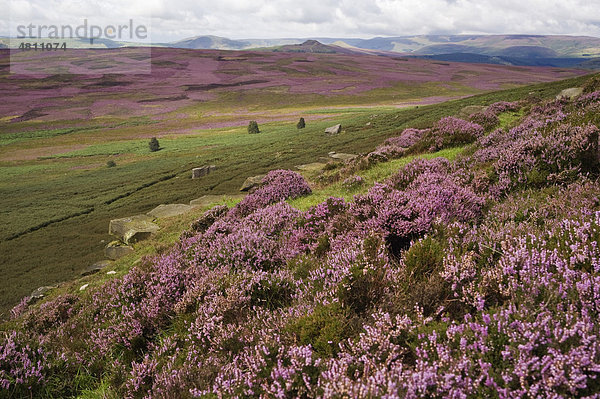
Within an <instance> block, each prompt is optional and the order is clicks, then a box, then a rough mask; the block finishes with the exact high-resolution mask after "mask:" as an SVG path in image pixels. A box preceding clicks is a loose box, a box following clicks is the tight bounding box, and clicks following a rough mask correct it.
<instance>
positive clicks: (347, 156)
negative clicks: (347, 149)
mask: <svg viewBox="0 0 600 399" xmlns="http://www.w3.org/2000/svg"><path fill="white" fill-rule="evenodd" d="M357 157H358V155H354V154H344V153H341V152H334V153H331V152H330V153H329V158H332V159H337V160H338V161H349V160H351V159H356V158H357Z"/></svg>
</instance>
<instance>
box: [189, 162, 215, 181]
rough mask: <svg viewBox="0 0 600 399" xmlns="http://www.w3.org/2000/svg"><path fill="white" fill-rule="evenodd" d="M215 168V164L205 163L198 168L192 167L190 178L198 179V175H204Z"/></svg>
mask: <svg viewBox="0 0 600 399" xmlns="http://www.w3.org/2000/svg"><path fill="white" fill-rule="evenodd" d="M215 169H217V167H216V166H215V165H205V166H202V167H199V168H194V169H192V179H198V178H200V177H203V176H206V175H207V174H209V173H210V172H212V171H214V170H215Z"/></svg>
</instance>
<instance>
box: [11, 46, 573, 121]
mask: <svg viewBox="0 0 600 399" xmlns="http://www.w3.org/2000/svg"><path fill="white" fill-rule="evenodd" d="M12 59H13V63H12V65H11V67H10V68H9V51H8V50H0V67H1V69H0V71H2V74H1V75H0V96H2V97H6V96H8V95H10V97H11V101H4V102H2V103H0V118H2V120H5V121H7V120H8V121H13V122H19V121H28V120H36V121H61V120H64V121H71V124H70V125H69V126H72V123H73V122H72V121H74V120H77V121H78V122H77V123H81V121H85V120H93V119H96V118H102V117H105V116H111V117H118V118H119V117H120V118H125V117H131V116H143V115H148V116H150V117H151V118H154V119H163V118H168V117H178V116H179V117H181V116H182V115H181V114H177V112H176V111H177V110H181V109H183V110H184V111H183V112H184V114H183V115H185V112H188V111H189V109H190V108H189V107H199V109H203V110H204V111H206V112H207V113H208V114H209V115H210V114H211V113H213V114H216V115H218V114H219V113H222V112H226V113H227V112H231V111H232V110H238V109H246V108H248V107H254V106H261V108H260V109H259V110H260V111H261V112H262V113H265V109H270V108H280V107H282V106H288V107H292V108H293V107H298V106H301V105H307V104H309V105H310V104H314V103H316V104H318V101H319V99H320V100H321V105H325V104H327V105H330V106H334V105H337V104H342V105H343V104H346V103H351V104H352V105H361V104H380V103H382V102H383V103H388V104H399V105H402V104H406V103H411V104H427V103H434V102H441V101H444V100H446V99H448V98H455V97H461V96H464V95H468V94H475V93H478V92H481V91H489V90H494V89H501V88H508V87H514V86H516V85H522V84H527V83H537V82H547V81H552V80H557V79H561V78H567V77H572V76H578V75H582V74H583V73H584V72H583V71H581V70H568V69H560V68H549V67H506V66H499V65H484V64H464V63H446V62H436V61H429V60H421V59H408V58H398V57H395V58H394V57H383V56H371V55H348V54H292V53H275V52H257V51H236V52H234V51H217V50H200V51H199V50H183V49H167V48H152V49H151V50H150V49H144V48H124V49H114V50H67V52H66V53H65V52H63V51H58V52H39V53H35V54H27V56H26V58H25V59H26V62H25V61H22V62H19V61H18V60H19V57H17V56H15V55H13V57H12ZM9 69H10V70H11V72H13V73H12V74H8V72H9ZM43 71H50V72H43ZM145 71H151V73H149V74H145V73H136V72H145ZM123 72H127V73H123ZM235 93H239V94H240V95H246V96H247V97H239V95H236V94H235ZM348 98H352V101H350V102H348ZM292 100H293V101H292ZM65 126H66V124H65ZM209 127H216V126H209Z"/></svg>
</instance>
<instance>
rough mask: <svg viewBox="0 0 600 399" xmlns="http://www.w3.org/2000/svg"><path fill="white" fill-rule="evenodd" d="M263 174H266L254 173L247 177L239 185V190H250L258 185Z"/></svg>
mask: <svg viewBox="0 0 600 399" xmlns="http://www.w3.org/2000/svg"><path fill="white" fill-rule="evenodd" d="M265 176H266V175H256V176H252V177H249V178H247V179H246V180H245V181H244V183H243V184H242V187H240V191H250V190H251V189H253V188H254V187H256V186H258V185H259V184H260V182H261V181H262V179H264V178H265Z"/></svg>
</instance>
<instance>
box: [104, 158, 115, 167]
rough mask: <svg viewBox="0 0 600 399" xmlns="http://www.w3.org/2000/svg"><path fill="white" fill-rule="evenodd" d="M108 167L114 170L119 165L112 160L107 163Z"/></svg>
mask: <svg viewBox="0 0 600 399" xmlns="http://www.w3.org/2000/svg"><path fill="white" fill-rule="evenodd" d="M106 166H107V167H108V168H114V167H115V166H117V163H116V162H115V161H113V160H110V161H107V162H106Z"/></svg>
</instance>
